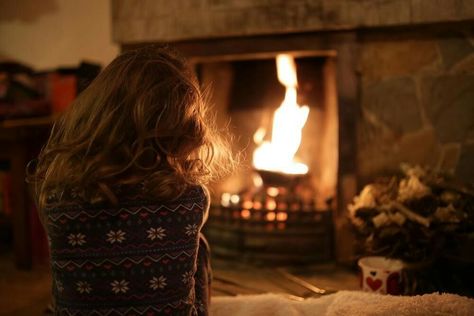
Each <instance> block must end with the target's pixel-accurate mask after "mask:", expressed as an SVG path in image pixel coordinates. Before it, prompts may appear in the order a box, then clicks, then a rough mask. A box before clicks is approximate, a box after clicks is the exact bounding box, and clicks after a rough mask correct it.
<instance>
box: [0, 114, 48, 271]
mask: <svg viewBox="0 0 474 316" xmlns="http://www.w3.org/2000/svg"><path fill="white" fill-rule="evenodd" d="M52 121H53V118H52V117H41V118H28V119H14V120H4V121H2V122H0V160H2V161H8V164H9V166H10V170H9V171H10V173H11V178H12V184H11V185H12V188H11V189H12V196H11V202H12V227H13V248H14V256H15V264H16V266H17V267H18V268H21V269H30V268H31V267H32V264H33V255H32V247H31V240H32V236H31V229H30V225H31V214H30V213H31V209H32V207H31V205H32V204H31V203H32V201H31V199H30V197H29V193H28V189H27V185H26V182H25V176H26V170H25V168H26V165H27V164H28V162H29V161H30V160H31V159H32V158H33V157H34V156H35V155H36V154H37V153H38V152H39V150H40V149H41V147H42V146H43V144H44V142H45V141H46V139H47V137H48V134H49V131H50V127H51V125H52Z"/></svg>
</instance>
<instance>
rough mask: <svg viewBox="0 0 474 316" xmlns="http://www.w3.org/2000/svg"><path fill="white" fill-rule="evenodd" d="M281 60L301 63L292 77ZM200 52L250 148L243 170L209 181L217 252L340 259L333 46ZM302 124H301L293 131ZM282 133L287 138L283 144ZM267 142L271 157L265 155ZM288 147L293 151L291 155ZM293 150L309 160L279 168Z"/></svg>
mask: <svg viewBox="0 0 474 316" xmlns="http://www.w3.org/2000/svg"><path fill="white" fill-rule="evenodd" d="M277 60H280V61H282V60H283V61H285V60H286V62H287V64H286V66H285V64H284V65H283V66H280V67H283V68H285V67H287V66H288V65H290V66H291V65H293V67H294V69H293V70H290V74H287V77H286V79H285V78H283V79H282V78H281V73H282V69H281V68H278V67H277V64H278V63H277ZM192 62H193V63H194V65H195V69H196V72H197V74H198V78H199V80H200V82H201V83H202V86H203V88H204V89H205V90H206V89H209V91H211V94H210V102H211V103H212V104H213V106H214V108H215V113H216V116H217V117H216V119H217V122H218V124H219V125H220V127H221V128H222V129H223V130H225V131H226V132H227V133H231V134H232V136H233V138H234V141H233V146H234V148H233V150H234V151H236V152H240V153H241V154H242V155H241V157H242V161H241V165H240V168H239V169H238V171H237V172H236V173H235V174H233V175H232V176H230V177H229V178H227V179H225V180H224V181H221V182H220V183H216V184H214V185H213V186H212V187H211V191H212V194H213V197H214V198H213V199H212V200H213V205H212V206H211V211H210V212H211V214H210V216H209V222H208V224H207V225H206V236H207V237H208V239H209V241H210V243H211V246H212V248H213V253H214V255H215V256H220V257H225V258H239V259H243V260H246V261H251V262H257V263H260V262H261V263H266V264H268V263H273V264H288V263H314V262H322V261H327V260H330V259H332V257H333V253H334V249H333V248H334V246H333V245H334V241H333V240H334V238H333V226H334V221H333V217H334V216H333V213H334V212H333V211H334V208H335V207H336V205H335V201H336V196H335V195H336V184H337V183H336V182H337V161H338V150H339V149H338V111H337V97H336V88H335V87H336V84H335V62H336V55H335V53H334V52H333V51H326V52H321V51H317V52H310V51H303V52H275V53H260V54H240V55H236V56H212V57H207V58H199V59H193V60H192ZM280 64H281V63H280ZM290 68H291V67H290ZM291 71H293V73H291ZM282 80H283V81H282ZM292 98H294V100H291V102H290V101H289V99H292ZM293 101H295V102H293ZM292 102H293V103H295V104H290V103H292ZM291 111H293V112H291ZM277 113H279V114H277ZM293 115H295V117H294V118H292V117H293ZM278 117H279V120H280V125H277V124H276V121H277V120H278ZM302 120H305V121H304V122H303V121H302ZM295 121H301V122H295ZM295 125H298V126H299V127H300V128H301V129H300V130H296V131H293V130H292V129H291V127H292V126H293V127H294V126H295ZM290 135H291V137H290ZM275 138H280V139H283V141H286V142H287V143H284V144H276V142H277V141H276V139H275ZM298 138H300V139H298ZM299 140H300V143H299V145H298V144H296V143H298V142H299ZM265 146H266V147H267V148H266V149H267V153H266V154H267V156H268V157H267V158H265V159H267V160H266V161H265V160H264V161H263V162H262V161H260V162H258V163H257V162H256V156H259V154H258V153H259V150H260V152H262V150H261V149H262V147H265ZM264 149H265V148H264ZM278 149H280V151H278ZM288 152H293V153H294V157H293V158H291V157H290V158H286V157H284V156H285V155H287V154H288ZM260 156H262V155H260ZM290 159H293V161H292V162H291V163H293V167H295V166H296V167H301V166H304V167H303V170H301V169H296V170H295V169H293V170H292V169H288V168H286V169H285V167H283V168H282V169H281V170H280V169H278V166H279V165H281V163H280V160H281V161H286V160H290ZM275 166H276V167H275ZM275 168H276V169H275ZM304 168H306V170H305V169H304Z"/></svg>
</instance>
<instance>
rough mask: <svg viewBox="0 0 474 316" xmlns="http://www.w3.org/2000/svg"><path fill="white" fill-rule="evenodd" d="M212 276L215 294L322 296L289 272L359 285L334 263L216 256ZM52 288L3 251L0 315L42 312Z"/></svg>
mask: <svg viewBox="0 0 474 316" xmlns="http://www.w3.org/2000/svg"><path fill="white" fill-rule="evenodd" d="M213 276H214V280H213V285H212V293H213V296H230V295H244V294H259V293H269V292H271V293H282V294H284V295H286V296H288V297H290V298H293V299H301V298H305V297H311V296H314V297H318V296H319V295H317V294H315V293H314V292H312V291H310V290H309V289H308V288H306V287H304V286H301V285H298V284H297V283H296V282H295V281H291V280H290V279H288V276H290V277H291V276H296V277H297V278H298V279H297V280H299V282H300V281H301V280H303V281H304V282H307V283H308V284H310V285H313V286H315V287H318V288H321V289H325V290H327V293H331V292H333V291H337V290H355V289H357V288H358V278H357V273H356V272H354V271H352V270H349V269H347V268H343V267H339V266H337V265H335V264H332V263H328V264H321V265H312V266H305V267H302V266H301V267H286V268H280V269H276V268H269V267H261V266H260V267H259V266H253V265H249V264H242V263H236V262H230V261H223V260H218V259H213ZM306 285H307V284H306ZM310 287H311V286H310ZM50 291H51V278H50V273H49V269H48V268H47V266H46V265H43V266H39V267H35V268H34V269H33V270H30V271H22V270H18V269H16V268H15V266H14V264H13V256H12V255H11V254H1V255H0V316H3V315H5V316H6V315H18V316H23V315H25V316H27V315H28V316H31V315H42V314H43V311H44V310H45V309H46V307H47V305H48V303H49V302H50V299H51V296H50Z"/></svg>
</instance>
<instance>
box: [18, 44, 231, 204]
mask: <svg viewBox="0 0 474 316" xmlns="http://www.w3.org/2000/svg"><path fill="white" fill-rule="evenodd" d="M229 148H230V147H229V146H228V142H227V141H226V140H225V139H223V138H222V137H221V136H219V135H218V133H217V131H216V128H215V125H214V123H213V119H211V116H210V115H209V114H208V112H207V103H206V102H205V98H204V97H203V94H202V92H201V90H200V88H199V84H198V82H197V80H196V78H195V76H194V74H193V73H192V71H191V70H190V68H189V67H188V66H187V65H186V63H185V62H184V60H183V59H181V58H180V57H178V55H177V54H176V53H175V52H173V51H172V50H170V49H168V48H163V47H159V48H158V47H147V48H142V49H139V50H134V51H128V52H125V53H123V54H121V55H120V56H118V57H117V58H115V60H113V61H112V62H111V63H110V64H109V65H108V66H107V67H106V68H105V69H104V70H103V71H102V72H101V73H100V74H99V76H98V77H97V78H96V79H95V80H94V81H93V82H92V83H91V84H90V86H89V87H88V88H87V89H86V90H84V91H83V92H82V93H81V94H80V95H79V96H78V98H77V99H76V100H75V101H74V102H73V104H71V106H70V107H69V109H68V110H67V111H66V112H65V113H64V114H63V115H62V116H61V117H60V118H59V120H57V122H56V123H55V124H54V126H53V128H52V131H51V135H50V137H49V140H48V142H47V144H46V145H45V147H44V148H43V150H42V151H41V153H40V155H39V157H38V160H37V164H36V166H35V168H34V170H33V171H31V172H29V174H28V178H27V179H28V182H30V183H31V184H33V187H34V192H35V195H36V200H37V204H38V206H39V208H40V209H43V208H45V207H49V206H52V205H57V204H58V203H59V204H61V205H62V204H68V203H76V202H77V201H80V202H85V203H91V204H96V203H101V202H107V201H108V202H112V203H114V204H116V203H117V202H118V200H119V199H118V197H117V195H118V194H117V190H119V191H120V190H121V191H120V192H122V193H120V195H121V196H122V194H125V196H127V192H128V193H129V194H128V195H131V193H130V192H134V191H133V189H132V188H136V187H140V188H141V190H140V192H145V196H144V197H146V198H152V199H155V200H156V199H173V198H176V197H178V196H179V195H180V194H182V193H183V192H184V191H185V190H186V189H187V188H188V187H189V186H194V185H202V184H205V183H207V182H208V181H209V180H211V179H212V178H215V177H219V176H221V175H222V174H224V173H227V172H229V171H230V170H231V169H232V168H233V160H232V156H231V154H230V152H229ZM118 188H121V189H118ZM129 189H130V190H129Z"/></svg>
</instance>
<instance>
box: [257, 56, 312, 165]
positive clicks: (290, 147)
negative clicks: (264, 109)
mask: <svg viewBox="0 0 474 316" xmlns="http://www.w3.org/2000/svg"><path fill="white" fill-rule="evenodd" d="M276 62H277V73H278V80H279V81H280V83H281V84H283V85H284V86H285V87H286V93H285V99H284V100H283V102H282V104H281V105H280V107H279V108H278V109H277V110H276V111H275V113H274V116H273V127H272V139H271V141H264V140H263V138H264V136H265V133H266V131H265V129H264V128H259V129H258V130H257V132H256V133H255V134H254V141H255V142H256V143H257V144H258V145H259V146H258V148H257V149H256V150H255V151H254V153H253V165H254V167H255V168H257V169H260V170H268V171H275V172H283V173H288V174H305V173H307V172H308V166H306V165H305V164H303V163H301V162H297V161H295V154H296V152H297V151H298V148H299V146H300V143H301V130H302V129H303V126H304V125H305V123H306V119H307V118H308V114H309V107H308V106H306V105H303V106H300V105H298V103H297V102H296V96H297V95H296V88H297V86H298V80H297V78H296V64H295V61H294V59H293V57H291V56H290V55H286V54H282V55H278V56H277V59H276Z"/></svg>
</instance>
